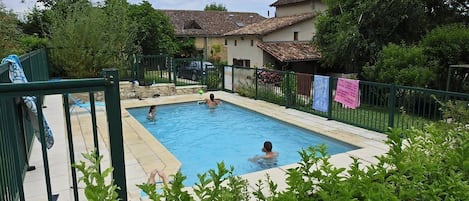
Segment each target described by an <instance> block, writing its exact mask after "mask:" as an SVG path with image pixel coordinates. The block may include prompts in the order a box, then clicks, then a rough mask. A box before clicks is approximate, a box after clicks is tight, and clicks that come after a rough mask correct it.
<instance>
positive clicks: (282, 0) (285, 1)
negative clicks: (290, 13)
mask: <svg viewBox="0 0 469 201" xmlns="http://www.w3.org/2000/svg"><path fill="white" fill-rule="evenodd" d="M303 1H306V0H278V1H276V2H274V3H272V4H270V6H272V7H278V6H283V5H287V4H294V3H300V2H303Z"/></svg>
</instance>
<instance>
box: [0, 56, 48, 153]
mask: <svg viewBox="0 0 469 201" xmlns="http://www.w3.org/2000/svg"><path fill="white" fill-rule="evenodd" d="M1 63H2V64H3V63H9V65H8V66H9V77H10V81H11V82H12V83H27V82H28V79H27V78H26V76H25V75H24V71H23V67H22V66H21V61H20V59H19V58H18V56H17V55H14V54H12V55H8V56H7V57H5V58H3V59H2V62H1ZM22 99H23V102H24V104H25V105H26V107H27V109H28V112H27V113H28V114H29V120H30V121H31V122H32V125H33V127H34V130H35V132H34V133H35V135H36V137H37V138H38V139H40V138H39V123H35V122H38V117H37V108H36V97H35V96H23V97H22ZM43 123H44V133H45V136H46V147H47V148H48V149H50V148H52V146H53V145H54V136H53V135H52V131H51V129H50V128H49V125H48V124H47V121H46V118H45V117H44V118H43ZM39 141H41V140H39Z"/></svg>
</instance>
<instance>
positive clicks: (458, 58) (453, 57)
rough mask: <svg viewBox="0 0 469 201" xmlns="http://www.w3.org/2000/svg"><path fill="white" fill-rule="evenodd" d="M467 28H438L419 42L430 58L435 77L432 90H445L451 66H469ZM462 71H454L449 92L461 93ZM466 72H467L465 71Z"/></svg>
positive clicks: (457, 25) (468, 31) (468, 28)
mask: <svg viewBox="0 0 469 201" xmlns="http://www.w3.org/2000/svg"><path fill="white" fill-rule="evenodd" d="M468 41H469V27H468V26H467V25H461V24H452V25H446V26H442V27H438V28H436V29H434V30H432V31H431V32H430V33H428V34H427V35H426V36H425V37H424V38H423V39H422V42H421V46H422V47H423V49H424V53H425V54H426V55H427V56H428V57H429V58H430V60H431V61H432V63H434V65H433V72H434V74H435V75H436V81H435V82H434V83H435V85H434V86H433V87H434V88H437V89H445V88H446V80H447V76H448V67H449V66H450V65H453V64H469V42H468ZM462 70H463V69H454V71H453V72H454V73H455V74H452V77H451V82H452V84H451V86H450V87H451V88H450V90H451V91H460V92H461V91H462V88H461V87H462V86H463V85H462V82H463V79H464V74H462V73H464V71H462ZM466 72H467V71H466Z"/></svg>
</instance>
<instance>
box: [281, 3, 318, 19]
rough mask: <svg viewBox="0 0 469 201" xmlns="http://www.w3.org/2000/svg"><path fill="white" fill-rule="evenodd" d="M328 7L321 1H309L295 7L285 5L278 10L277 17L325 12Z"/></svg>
mask: <svg viewBox="0 0 469 201" xmlns="http://www.w3.org/2000/svg"><path fill="white" fill-rule="evenodd" d="M325 9H326V5H325V4H324V3H322V2H321V1H319V0H315V1H307V2H302V3H298V4H293V5H284V6H280V7H277V8H276V11H275V16H276V17H283V16H289V15H298V14H301V13H309V12H313V11H324V10H325Z"/></svg>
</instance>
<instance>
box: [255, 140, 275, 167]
mask: <svg viewBox="0 0 469 201" xmlns="http://www.w3.org/2000/svg"><path fill="white" fill-rule="evenodd" d="M262 152H265V155H260V156H259V155H257V156H254V157H252V158H250V159H249V161H251V162H256V163H258V164H259V165H260V166H261V167H262V168H272V167H275V166H277V158H278V152H273V151H272V142H270V141H265V142H264V147H262Z"/></svg>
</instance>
